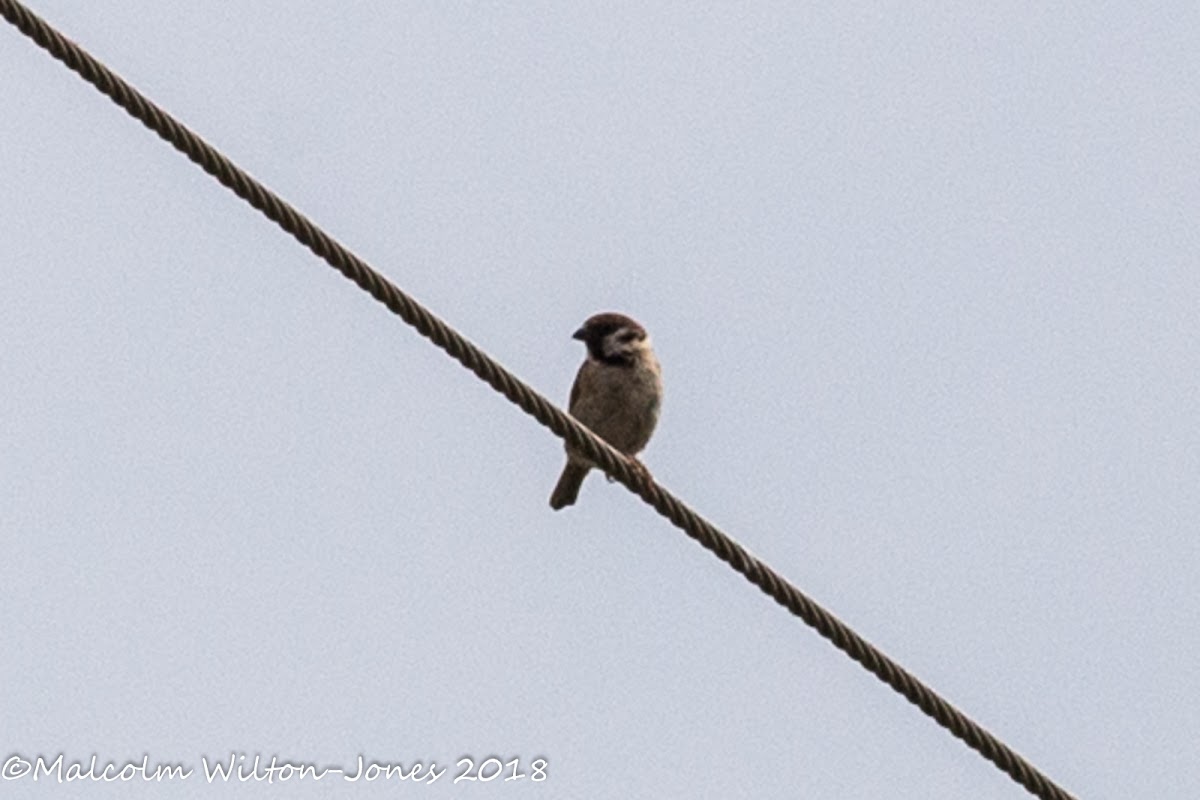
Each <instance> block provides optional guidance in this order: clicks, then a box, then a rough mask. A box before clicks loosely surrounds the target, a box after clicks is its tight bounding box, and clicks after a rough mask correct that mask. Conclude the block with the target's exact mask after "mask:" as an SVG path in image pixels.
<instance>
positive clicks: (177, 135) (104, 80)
mask: <svg viewBox="0 0 1200 800" xmlns="http://www.w3.org/2000/svg"><path fill="white" fill-rule="evenodd" d="M0 14H3V16H4V18H5V19H6V20H7V21H8V22H9V23H11V24H12V25H13V26H15V27H16V28H18V29H19V30H20V31H21V32H22V33H23V34H25V35H26V36H27V37H29V38H30V39H32V40H33V41H34V42H35V43H36V44H37V45H38V46H40V47H41V48H43V49H44V50H46V51H47V52H48V53H50V55H52V56H53V57H54V58H56V59H58V60H59V61H61V62H62V63H63V64H65V65H66V66H68V67H69V68H71V69H72V70H73V71H75V72H76V73H78V74H79V75H80V76H81V77H82V78H83V79H84V80H86V81H87V82H88V83H90V84H92V85H93V86H95V87H96V88H97V89H99V90H100V91H101V92H103V93H104V94H106V95H108V97H109V98H111V99H112V100H113V102H115V103H116V104H117V105H119V106H120V107H121V108H123V109H125V111H126V112H128V113H129V115H130V116H132V117H134V118H135V119H137V120H139V121H140V122H142V124H144V125H145V126H146V127H147V128H150V129H151V130H152V131H154V132H155V133H157V134H158V135H159V136H160V137H162V138H163V139H165V140H166V141H168V142H169V143H170V144H171V145H172V146H173V147H175V149H177V150H179V151H180V152H182V153H183V154H184V155H186V156H187V157H188V158H189V159H191V160H192V161H193V162H195V163H196V164H197V165H199V166H200V167H201V168H202V169H203V170H204V171H205V172H207V173H208V174H210V175H212V176H213V177H214V178H216V179H217V180H218V181H220V182H221V183H222V184H224V185H225V186H227V187H228V188H230V189H231V190H233V192H234V194H236V195H237V196H238V197H241V198H242V199H243V200H245V201H247V202H248V203H250V205H252V206H254V207H255V208H256V209H258V210H259V211H261V212H262V213H263V214H264V215H266V216H267V218H269V219H271V220H272V221H274V222H275V223H276V224H278V225H279V226H280V227H281V228H283V229H284V230H285V231H287V232H288V233H290V234H291V235H292V236H293V237H294V238H295V239H296V240H297V241H299V242H300V243H301V244H303V245H304V246H305V247H307V248H308V249H309V250H311V251H312V252H313V253H315V254H316V255H317V256H319V257H320V258H321V259H322V260H324V261H325V262H326V263H328V264H329V265H330V266H331V267H333V268H334V269H336V270H338V271H339V272H341V273H342V274H343V275H344V276H346V277H347V278H349V279H350V280H352V281H353V282H354V283H355V284H357V285H358V286H359V287H360V288H362V289H363V290H365V291H366V292H368V293H369V294H370V295H371V296H372V297H374V298H375V299H376V300H378V301H379V302H380V303H382V304H383V305H385V306H386V307H387V308H388V309H389V310H391V311H392V312H393V313H395V314H396V315H398V316H399V317H400V318H401V319H403V320H404V321H405V322H406V323H408V324H409V325H410V326H412V327H413V328H416V330H417V331H418V332H419V333H420V334H421V335H422V336H424V337H425V338H427V339H429V340H430V341H431V342H432V343H433V344H435V345H437V346H438V347H439V348H441V349H442V350H444V351H445V352H446V353H448V354H449V355H450V356H452V357H453V358H454V359H455V360H457V361H458V362H459V363H461V364H462V365H463V366H464V367H466V368H467V369H469V370H470V371H471V372H473V373H474V374H475V375H477V376H478V377H479V378H481V379H482V380H484V381H486V382H487V383H488V385H489V386H491V387H492V388H493V389H495V390H496V391H498V392H499V393H501V394H502V395H504V396H505V397H507V398H508V399H509V400H510V401H512V402H513V403H515V404H516V405H517V406H519V407H520V408H521V409H522V410H523V411H525V412H526V413H527V414H529V415H530V416H532V417H533V418H534V419H536V420H537V421H538V422H540V423H542V425H544V426H546V427H547V428H549V429H550V430H551V431H552V432H553V433H554V434H555V435H557V436H558V437H560V438H562V439H564V440H565V441H566V442H567V443H568V444H570V445H571V446H572V447H574V448H576V449H577V450H579V451H580V452H582V453H583V454H584V455H586V456H587V457H588V458H589V459H591V460H592V461H593V462H594V463H596V464H597V465H598V466H599V467H600V468H601V469H603V470H604V471H605V472H606V473H608V474H609V475H612V476H613V477H614V478H616V480H618V481H619V482H620V483H621V484H623V485H624V486H625V487H626V488H628V489H629V490H630V491H632V492H633V493H634V494H636V495H638V496H639V497H641V498H642V499H643V500H644V501H645V502H646V503H648V504H649V505H651V506H653V507H654V509H655V510H657V511H658V512H659V514H661V515H662V516H664V517H666V518H667V519H668V520H670V521H671V522H672V523H673V524H674V525H675V526H676V527H678V528H679V529H681V530H682V531H683V532H684V533H686V534H687V535H688V536H690V537H691V538H693V539H695V540H696V541H697V542H699V543H700V545H701V546H703V547H704V548H705V549H707V550H710V551H711V552H712V553H714V554H715V555H716V556H717V558H719V559H721V560H722V561H724V562H726V563H727V564H729V565H730V566H731V567H732V568H733V569H734V570H736V571H737V572H739V573H741V575H743V576H744V577H745V578H746V580H748V581H750V582H751V583H752V584H754V585H755V586H757V587H758V588H759V589H760V590H762V591H763V592H764V593H765V594H767V595H768V596H770V597H771V598H772V599H774V600H775V602H777V603H779V604H780V605H782V606H783V607H785V608H787V609H788V610H789V611H791V612H792V613H793V614H795V615H796V616H798V617H800V619H802V620H803V621H804V622H805V623H806V624H807V625H809V626H810V627H812V628H814V629H816V631H817V632H818V633H820V634H821V636H823V637H825V638H826V639H828V640H829V641H830V642H832V643H833V644H834V646H836V647H837V648H838V649H840V650H842V651H843V652H845V653H846V654H847V655H848V656H850V657H851V658H852V659H854V660H855V661H857V662H858V663H859V664H860V665H862V666H863V667H864V668H865V669H867V670H868V671H869V672H871V673H872V674H874V675H875V676H876V677H877V678H879V679H880V680H881V681H883V682H884V683H886V684H887V685H888V686H891V687H892V688H893V689H894V690H895V691H897V692H899V693H900V694H901V695H903V696H904V697H905V698H907V699H908V700H909V702H911V703H913V704H914V705H916V706H917V707H918V708H920V709H921V711H923V712H924V713H925V714H926V715H928V716H929V717H931V718H932V719H933V720H934V721H936V722H937V723H938V724H939V725H941V726H942V727H944V728H946V729H947V730H948V731H950V732H951V733H952V734H953V735H954V736H956V737H957V738H959V739H960V740H962V741H963V742H965V743H966V744H967V745H968V746H970V747H971V748H972V749H974V750H976V751H977V752H978V753H980V754H981V755H982V756H983V757H984V758H986V759H987V760H989V761H991V762H992V763H993V764H994V765H995V766H997V767H998V768H999V769H1001V770H1002V771H1003V772H1005V773H1006V774H1007V775H1008V776H1009V777H1011V778H1012V779H1013V780H1014V781H1016V782H1017V783H1019V784H1020V785H1021V786H1023V787H1024V788H1025V789H1027V790H1028V791H1029V792H1030V793H1031V794H1033V795H1034V796H1036V797H1039V798H1042V799H1043V800H1072V795H1070V794H1068V793H1067V792H1066V791H1065V790H1064V789H1062V788H1061V787H1059V786H1058V785H1057V784H1055V783H1054V782H1053V781H1051V780H1050V779H1049V778H1048V777H1047V776H1046V775H1044V774H1042V773H1041V772H1040V771H1039V770H1038V769H1037V768H1036V767H1034V766H1033V765H1032V764H1031V763H1029V762H1028V761H1026V760H1025V759H1024V758H1022V757H1021V756H1020V755H1018V754H1017V753H1016V752H1015V751H1013V750H1012V749H1011V748H1009V747H1008V746H1007V745H1005V744H1004V743H1003V742H1001V741H1000V740H999V739H997V738H996V737H995V736H993V735H992V734H991V733H989V732H988V731H987V730H985V729H984V728H983V727H981V726H980V725H979V724H978V723H976V722H974V721H973V720H971V719H970V718H969V717H967V716H966V715H965V714H963V713H962V712H961V711H959V710H958V709H957V708H955V707H954V706H953V705H951V704H950V703H949V702H947V701H946V700H945V699H944V698H942V697H941V696H940V695H938V694H937V693H936V692H934V691H933V690H932V689H930V688H929V687H928V686H926V685H925V684H923V683H922V682H921V681H920V680H918V679H917V678H916V677H914V676H913V675H912V674H911V673H909V672H908V671H906V670H905V669H904V668H903V667H901V666H900V665H899V664H897V663H896V662H894V661H892V660H891V659H890V658H888V657H887V656H886V655H884V654H883V653H882V652H881V651H880V650H878V649H877V648H876V647H875V646H873V645H872V644H871V643H870V642H868V641H867V640H866V639H864V638H862V637H861V636H859V635H858V634H857V633H855V632H854V631H853V630H851V629H850V627H849V626H847V625H846V624H845V623H844V622H842V621H841V620H840V619H838V618H837V617H835V616H834V615H833V614H831V613H830V612H829V611H826V610H825V609H824V608H822V607H821V606H820V605H818V604H817V603H816V602H815V601H813V600H812V599H811V598H809V597H808V596H807V595H805V594H804V593H803V592H801V591H800V590H799V589H797V588H796V587H794V586H792V585H791V584H790V583H788V582H787V581H786V580H785V579H784V578H782V577H781V576H780V575H779V574H778V573H776V572H775V571H774V570H772V569H771V568H770V567H768V566H767V565H766V564H764V563H763V562H761V561H759V560H758V559H757V558H755V557H754V556H753V555H751V554H750V553H749V552H747V551H746V550H745V548H743V547H742V546H741V545H739V544H738V543H737V542H735V541H734V540H733V539H731V538H730V537H729V536H728V535H727V534H725V533H723V532H722V531H720V530H719V529H717V528H716V527H715V526H714V525H712V524H711V523H709V522H708V521H707V520H705V519H703V518H702V517H700V516H699V515H698V514H696V513H695V512H694V511H692V510H691V509H690V508H688V507H687V506H686V505H685V504H684V503H683V502H681V501H680V500H679V499H677V498H676V497H674V496H673V495H672V494H670V493H669V492H668V491H666V490H665V489H663V488H662V487H661V486H659V485H658V484H657V483H655V482H654V481H653V480H652V479H650V478H649V477H648V476H647V475H646V474H645V473H643V472H642V471H640V470H638V469H636V468H635V467H633V466H632V465H631V463H630V462H629V461H628V460H627V459H626V458H625V456H623V455H622V454H621V453H619V452H618V451H617V450H614V449H613V448H612V447H610V446H609V445H608V444H607V443H606V442H604V441H603V440H602V439H599V438H598V437H597V436H596V435H595V434H593V433H592V432H591V431H589V430H588V429H587V428H585V427H583V426H582V425H580V424H579V423H578V422H576V421H575V420H574V419H573V418H571V417H570V416H568V415H567V414H565V413H563V412H562V411H561V410H559V409H558V408H557V407H556V406H555V405H554V404H552V403H551V402H550V401H548V400H547V399H546V398H544V397H542V396H541V395H540V394H538V393H537V392H536V391H534V390H533V389H531V388H530V387H529V386H527V385H526V384H525V383H523V382H522V381H521V380H519V379H518V378H517V377H516V376H514V375H513V374H512V373H510V372H509V371H508V370H506V369H505V368H504V367H502V366H500V365H499V364H498V363H497V362H496V361H494V360H492V358H490V357H489V356H488V355H487V354H486V353H484V352H483V351H482V350H480V349H479V348H478V347H476V346H475V345H474V344H472V343H471V342H470V341H468V340H467V339H466V338H465V337H463V336H462V335H461V334H459V333H458V332H457V331H455V330H454V329H453V328H451V327H450V326H448V325H447V324H446V323H445V322H443V321H442V320H440V319H438V318H437V317H436V316H434V315H433V314H432V313H430V312H429V311H428V310H426V309H425V308H424V307H423V306H421V304H420V303H418V302H417V301H416V300H414V299H413V298H412V297H410V296H409V295H407V294H406V293H405V292H403V291H401V290H400V289H399V288H397V287H396V286H394V285H393V284H392V283H390V282H389V281H388V280H387V279H386V278H384V277H383V276H382V275H380V274H379V273H378V272H376V271H374V270H373V269H372V268H371V267H370V266H368V265H367V264H366V262H364V261H362V260H361V259H360V258H358V257H357V256H355V255H354V254H353V253H351V252H350V251H349V250H347V249H346V248H345V247H343V246H342V245H341V244H339V243H338V242H337V241H336V240H335V239H333V238H331V237H330V236H328V235H327V234H326V233H325V232H324V231H322V230H321V229H320V228H318V227H317V226H316V225H314V224H313V223H312V222H311V221H309V220H308V219H307V218H306V217H305V216H304V215H303V214H301V213H299V212H298V211H296V209H294V208H292V207H291V206H290V205H288V204H287V203H286V202H284V201H283V200H282V199H280V198H279V197H277V196H276V195H275V194H274V193H272V192H271V191H269V190H268V189H267V188H266V187H264V186H263V185H262V184H260V183H259V182H257V181H256V180H254V179H253V178H252V177H250V175H249V174H247V173H246V172H244V171H242V170H241V169H239V168H238V167H236V166H235V165H234V164H233V163H232V162H230V161H229V160H228V159H227V158H225V157H224V156H223V155H221V154H220V153H219V152H218V151H217V150H215V149H214V148H213V147H211V146H210V145H209V144H207V143H206V142H205V141H204V140H203V139H201V138H200V137H199V136H197V135H196V134H194V133H193V132H192V131H190V130H188V129H187V128H186V127H185V126H184V125H182V124H181V123H179V122H178V121H177V120H175V119H174V118H172V117H171V116H170V115H169V114H167V113H166V112H165V111H163V110H162V109H161V108H159V107H158V106H156V105H154V104H153V103H152V102H150V101H149V100H148V99H146V98H145V97H144V96H143V95H141V94H140V93H139V92H138V91H137V90H135V89H134V88H133V87H132V86H130V85H129V84H127V83H126V82H125V81H123V80H122V79H121V78H119V77H118V76H117V75H116V74H115V73H113V72H111V71H110V70H109V69H108V68H107V67H105V66H104V65H103V64H101V63H100V62H98V61H97V60H96V59H94V58H93V57H92V56H91V55H89V54H88V53H87V52H86V51H84V50H83V49H82V48H80V47H79V46H78V45H76V44H75V43H74V42H72V41H70V40H68V39H66V38H65V37H63V36H62V35H61V34H59V33H58V32H57V31H56V30H55V29H54V28H52V27H50V25H48V24H47V23H46V22H45V21H44V20H42V19H41V18H40V17H38V16H37V15H35V14H34V13H33V12H31V11H30V10H29V9H27V8H26V7H25V6H24V5H22V4H21V3H19V2H17V1H16V0H0Z"/></svg>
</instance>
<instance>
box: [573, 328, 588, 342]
mask: <svg viewBox="0 0 1200 800" xmlns="http://www.w3.org/2000/svg"><path fill="white" fill-rule="evenodd" d="M571 338H572V339H578V340H579V341H581V342H582V341H584V340H585V339H587V331H586V330H585V329H583V328H580V329H579V330H577V331H575V332H574V333H572V334H571Z"/></svg>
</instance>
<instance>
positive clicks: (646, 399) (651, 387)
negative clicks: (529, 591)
mask: <svg viewBox="0 0 1200 800" xmlns="http://www.w3.org/2000/svg"><path fill="white" fill-rule="evenodd" d="M573 338H575V339H579V340H580V341H582V342H583V343H584V345H586V346H587V357H586V358H585V359H584V361H583V366H581V367H580V368H579V373H578V374H577V375H576V376H575V383H574V385H573V386H571V399H570V402H569V403H568V406H567V410H568V411H570V412H571V416H572V417H574V418H575V419H577V420H578V421H579V422H581V423H583V424H584V425H586V426H587V427H588V428H590V429H591V430H592V432H593V433H595V434H596V435H597V436H599V437H600V438H601V439H603V440H604V441H606V442H608V443H609V444H610V445H612V446H613V447H614V448H616V449H617V450H620V451H621V452H622V453H624V454H625V455H627V456H629V457H631V458H633V457H634V456H636V455H637V454H638V453H640V452H641V451H642V448H644V447H645V446H646V443H647V442H649V441H650V434H652V433H653V432H654V426H655V424H656V423H657V422H658V410H659V407H660V406H661V405H662V394H663V387H662V370H661V368H660V367H659V366H658V359H657V358H655V357H654V351H653V350H652V349H651V347H650V337H649V335H647V333H646V329H645V328H643V327H642V326H641V325H639V324H638V323H637V322H635V321H634V320H632V319H630V318H629V317H627V316H625V315H624V314H616V313H612V312H609V313H604V314H596V315H595V316H593V317H591V318H590V319H588V321H587V322H585V323H583V327H582V328H580V329H579V330H577V331H575V334H574V337H573ZM595 466H596V465H595V464H593V463H592V462H591V461H588V460H587V459H586V458H584V456H583V455H581V454H580V453H578V452H576V451H574V450H572V449H571V447H570V446H569V445H568V446H567V465H566V466H565V467H563V471H562V475H561V476H560V477H559V479H558V485H556V486H555V487H554V492H553V494H551V495H550V507H551V508H553V509H554V510H555V511H557V510H558V509H560V508H565V507H566V506H569V505H571V504H573V503H574V502H575V499H576V498H577V497H578V496H579V487H580V486H581V485H582V484H583V479H584V478H585V477H587V474H588V471H589V470H591V469H592V468H593V467H595ZM638 466H639V467H640V468H641V469H643V470H644V469H645V467H643V466H641V462H638Z"/></svg>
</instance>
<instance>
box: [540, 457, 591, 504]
mask: <svg viewBox="0 0 1200 800" xmlns="http://www.w3.org/2000/svg"><path fill="white" fill-rule="evenodd" d="M589 469H591V467H589V466H587V465H585V464H576V463H575V462H574V461H568V462H567V465H566V466H565V467H563V471H562V475H561V476H560V477H559V479H558V485H557V486H555V487H554V493H553V494H551V495H550V507H551V508H553V509H554V510H555V511H558V510H559V509H560V508H566V507H567V506H569V505H572V504H573V503H574V502H575V499H576V498H577V497H579V487H580V486H582V485H583V479H584V478H585V477H587V474H588V470H589Z"/></svg>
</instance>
